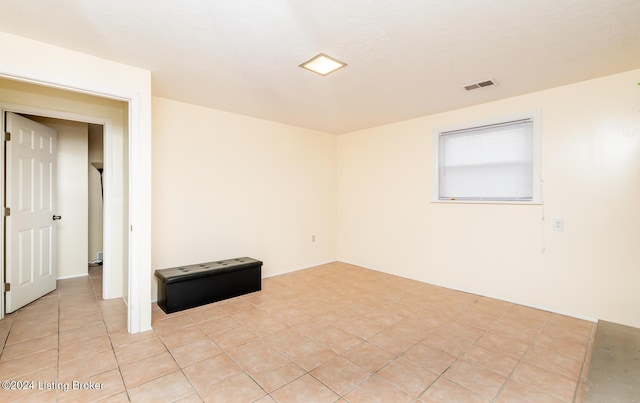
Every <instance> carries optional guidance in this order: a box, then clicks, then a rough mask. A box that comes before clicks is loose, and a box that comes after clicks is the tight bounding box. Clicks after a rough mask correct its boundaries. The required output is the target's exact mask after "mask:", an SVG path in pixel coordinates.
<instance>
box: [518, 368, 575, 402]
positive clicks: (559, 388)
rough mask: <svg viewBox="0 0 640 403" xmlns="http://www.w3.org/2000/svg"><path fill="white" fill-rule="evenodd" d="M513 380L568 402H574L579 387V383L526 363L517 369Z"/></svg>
mask: <svg viewBox="0 0 640 403" xmlns="http://www.w3.org/2000/svg"><path fill="white" fill-rule="evenodd" d="M511 380H513V381H516V382H518V383H520V384H522V385H525V386H527V387H530V388H533V389H536V390H539V391H541V392H543V393H545V394H547V395H551V396H553V397H555V398H557V399H560V400H564V401H566V402H572V401H573V398H574V395H575V392H576V388H577V386H578V382H577V381H574V380H571V379H569V378H565V377H564V376H560V375H558V374H556V373H553V372H551V371H547V370H545V369H542V368H538V367H536V366H534V365H531V364H528V363H526V362H521V363H520V364H519V365H518V366H517V367H516V370H515V371H514V372H513V375H511Z"/></svg>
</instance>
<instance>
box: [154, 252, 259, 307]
mask: <svg viewBox="0 0 640 403" xmlns="http://www.w3.org/2000/svg"><path fill="white" fill-rule="evenodd" d="M155 275H156V277H157V278H158V280H159V283H158V306H159V307H160V308H161V309H162V310H163V311H164V312H165V313H172V312H178V311H182V310H183V309H188V308H193V307H196V306H200V305H205V304H209V303H211V302H216V301H220V300H223V299H227V298H232V297H237V296H238V295H243V294H248V293H251V292H255V291H260V290H261V289H262V262H261V261H259V260H256V259H252V258H250V257H241V258H237V259H228V260H220V261H217V262H210V263H202V264H193V265H189V266H181V267H172V268H170V269H161V270H156V271H155Z"/></svg>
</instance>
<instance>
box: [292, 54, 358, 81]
mask: <svg viewBox="0 0 640 403" xmlns="http://www.w3.org/2000/svg"><path fill="white" fill-rule="evenodd" d="M346 65H347V64H346V63H343V62H341V61H339V60H336V59H334V58H332V57H329V56H327V55H325V54H324V53H318V54H317V55H316V56H314V57H312V58H311V59H309V60H307V61H306V62H304V63H302V64H301V65H300V67H302V68H303V69H307V70H310V71H313V72H314V73H318V74H320V75H321V76H326V75H327V74H329V73H333V72H334V71H336V70H338V69H341V68H343V67H344V66H346Z"/></svg>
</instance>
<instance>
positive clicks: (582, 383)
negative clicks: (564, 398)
mask: <svg viewBox="0 0 640 403" xmlns="http://www.w3.org/2000/svg"><path fill="white" fill-rule="evenodd" d="M597 328H598V324H597V323H595V324H593V326H592V327H591V334H590V335H589V341H588V342H587V348H586V350H585V352H584V358H583V360H582V366H581V367H580V376H579V377H578V384H577V385H576V390H575V392H574V394H573V402H574V403H578V397H579V395H580V390H581V388H586V385H587V380H588V375H589V373H588V371H586V372H585V367H586V366H587V364H589V363H587V359H589V361H591V354H592V353H593V344H594V342H595V337H596V330H597Z"/></svg>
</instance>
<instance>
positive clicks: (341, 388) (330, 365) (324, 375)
mask: <svg viewBox="0 0 640 403" xmlns="http://www.w3.org/2000/svg"><path fill="white" fill-rule="evenodd" d="M311 375H313V377H314V378H316V379H318V380H319V381H320V382H322V383H323V384H325V385H326V386H328V387H329V388H331V390H333V391H334V392H336V393H337V394H338V395H340V396H342V395H344V394H346V393H347V392H349V391H350V390H352V389H353V388H355V387H356V386H358V385H359V384H360V383H362V382H363V381H364V380H365V379H367V378H368V377H369V376H370V375H371V372H370V371H369V370H367V369H364V368H361V367H359V366H357V365H356V364H354V363H353V362H351V361H349V360H347V359H346V358H343V357H335V358H334V359H332V360H331V361H328V362H326V363H325V364H323V365H322V366H320V367H318V368H316V369H314V370H313V371H311Z"/></svg>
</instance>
